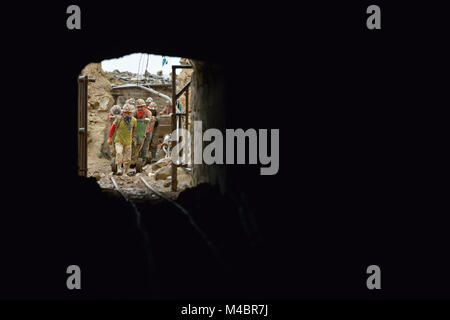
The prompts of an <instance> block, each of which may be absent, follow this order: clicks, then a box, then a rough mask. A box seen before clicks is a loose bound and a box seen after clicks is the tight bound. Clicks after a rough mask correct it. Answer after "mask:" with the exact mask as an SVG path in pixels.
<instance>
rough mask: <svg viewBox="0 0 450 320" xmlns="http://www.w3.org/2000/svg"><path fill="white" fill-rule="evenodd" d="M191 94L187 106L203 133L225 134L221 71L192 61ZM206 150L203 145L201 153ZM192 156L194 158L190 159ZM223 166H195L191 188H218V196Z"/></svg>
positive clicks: (224, 169) (222, 181)
mask: <svg viewBox="0 0 450 320" xmlns="http://www.w3.org/2000/svg"><path fill="white" fill-rule="evenodd" d="M193 64H194V72H193V74H192V82H191V86H192V90H191V97H190V105H191V107H192V118H191V120H192V121H202V132H204V131H205V130H207V129H209V128H217V129H219V130H221V131H222V132H225V103H226V100H225V91H224V90H225V88H224V83H225V82H224V79H223V74H224V73H223V70H221V69H220V68H219V67H218V66H216V65H214V64H205V63H203V62H198V61H193ZM190 132H191V136H192V144H191V147H192V150H194V149H193V148H194V145H193V144H194V139H195V136H194V126H191V128H190ZM204 146H205V143H203V147H202V151H203V148H204ZM192 156H193V155H192ZM225 173H226V166H225V165H205V164H198V165H194V167H193V184H194V185H197V184H200V183H203V182H207V183H211V184H212V185H218V186H219V188H220V190H221V192H224V191H225V186H226V175H225Z"/></svg>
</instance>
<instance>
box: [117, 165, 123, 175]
mask: <svg viewBox="0 0 450 320" xmlns="http://www.w3.org/2000/svg"><path fill="white" fill-rule="evenodd" d="M117 175H118V176H121V175H122V164H119V165H117Z"/></svg>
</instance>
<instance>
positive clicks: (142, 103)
mask: <svg viewBox="0 0 450 320" xmlns="http://www.w3.org/2000/svg"><path fill="white" fill-rule="evenodd" d="M136 106H137V107H140V106H143V107H145V106H146V104H145V101H144V99H138V100H137V101H136Z"/></svg>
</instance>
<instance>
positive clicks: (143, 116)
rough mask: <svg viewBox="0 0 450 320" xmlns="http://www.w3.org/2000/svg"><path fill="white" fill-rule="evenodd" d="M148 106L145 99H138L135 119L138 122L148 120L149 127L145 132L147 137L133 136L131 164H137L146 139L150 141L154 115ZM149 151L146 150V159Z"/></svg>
mask: <svg viewBox="0 0 450 320" xmlns="http://www.w3.org/2000/svg"><path fill="white" fill-rule="evenodd" d="M146 107H147V105H146V104H145V101H144V100H143V99H138V100H137V101H136V111H135V113H134V114H133V115H134V117H135V118H136V119H138V120H147V121H148V126H147V129H146V130H145V136H144V137H143V138H141V137H138V136H137V135H136V134H135V135H133V146H132V155H131V163H132V164H136V163H137V160H138V157H139V152H140V151H141V149H142V146H143V145H144V139H147V138H148V139H150V136H149V135H150V134H151V126H150V119H151V117H152V113H151V112H150V111H149V110H147V109H146ZM147 153H148V150H145V157H147Z"/></svg>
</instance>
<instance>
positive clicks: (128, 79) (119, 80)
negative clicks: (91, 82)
mask: <svg viewBox="0 0 450 320" xmlns="http://www.w3.org/2000/svg"><path fill="white" fill-rule="evenodd" d="M105 74H106V77H107V79H108V81H109V82H110V83H111V84H112V85H113V86H118V85H123V84H135V83H137V82H138V83H139V84H140V85H142V86H151V85H156V84H172V80H171V79H170V77H167V76H166V77H164V76H163V75H162V72H161V73H160V74H151V73H149V72H148V71H145V73H144V74H139V75H137V74H135V73H132V72H129V71H124V72H120V71H119V70H114V71H113V72H105Z"/></svg>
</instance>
